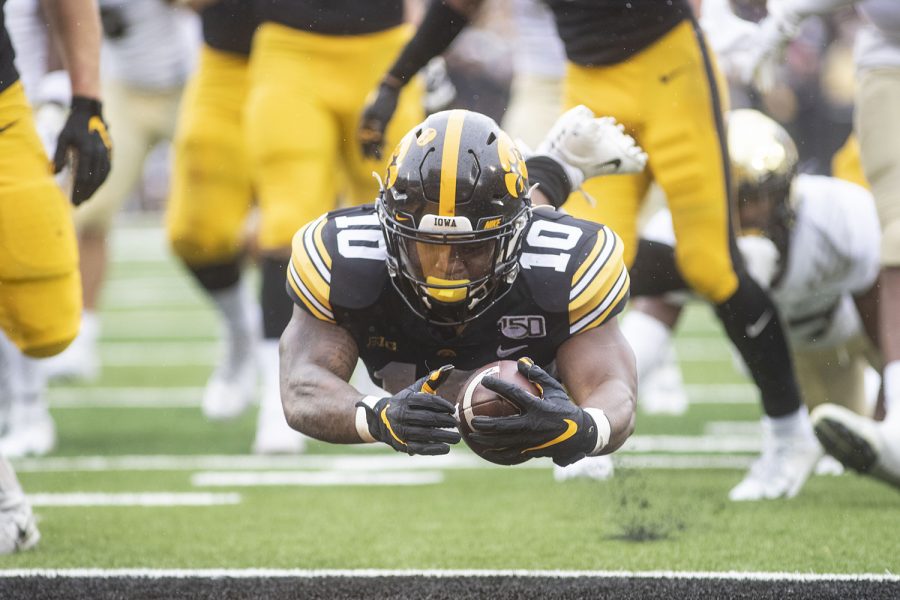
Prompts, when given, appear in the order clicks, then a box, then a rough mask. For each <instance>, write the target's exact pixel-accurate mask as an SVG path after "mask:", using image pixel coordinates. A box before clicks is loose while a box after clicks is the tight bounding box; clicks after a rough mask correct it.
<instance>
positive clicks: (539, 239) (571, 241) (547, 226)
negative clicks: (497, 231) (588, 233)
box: [519, 220, 584, 273]
mask: <svg viewBox="0 0 900 600" xmlns="http://www.w3.org/2000/svg"><path fill="white" fill-rule="evenodd" d="M583 234H584V231H582V230H581V229H580V228H578V227H574V226H572V225H566V224H565V223H558V222H556V221H538V220H535V221H532V223H531V227H529V228H528V235H526V236H525V247H524V249H523V250H524V251H523V252H522V256H521V257H520V258H519V263H521V265H522V268H523V269H532V268H534V267H546V268H550V269H553V270H554V271H559V272H560V273H562V272H565V270H566V268H567V267H568V266H569V260H571V258H572V255H571V253H569V252H556V250H563V251H565V250H573V249H574V248H575V246H577V245H578V240H580V239H581V236H582V235H583ZM534 250H537V252H534Z"/></svg>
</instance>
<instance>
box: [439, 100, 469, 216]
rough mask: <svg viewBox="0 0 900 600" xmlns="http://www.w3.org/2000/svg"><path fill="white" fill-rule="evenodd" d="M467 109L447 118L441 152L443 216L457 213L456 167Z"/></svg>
mask: <svg viewBox="0 0 900 600" xmlns="http://www.w3.org/2000/svg"><path fill="white" fill-rule="evenodd" d="M465 120H466V111H464V110H452V111H450V117H449V118H448V119H447V131H446V133H445V134H444V149H443V151H442V152H441V194H440V199H439V204H440V206H439V207H438V214H439V215H440V216H442V217H453V216H455V215H456V169H457V165H458V164H459V145H460V142H461V141H462V129H463V121H465Z"/></svg>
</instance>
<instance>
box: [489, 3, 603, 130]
mask: <svg viewBox="0 0 900 600" xmlns="http://www.w3.org/2000/svg"><path fill="white" fill-rule="evenodd" d="M511 14H512V19H513V21H514V25H515V29H516V38H515V48H514V50H515V51H514V52H513V73H514V74H513V81H512V88H511V89H510V98H509V105H508V107H507V109H506V114H504V116H503V123H502V126H503V130H504V131H506V133H508V134H509V135H510V137H512V138H513V139H514V140H522V141H524V142H525V143H526V144H527V145H528V146H529V147H530V148H536V147H537V145H538V144H539V143H540V142H541V141H542V140H543V139H544V136H545V135H546V133H547V132H548V131H550V128H551V127H552V126H553V123H554V122H555V121H556V118H557V117H558V116H559V115H560V114H562V94H563V75H564V74H565V69H566V55H565V50H564V49H563V45H562V41H561V40H560V39H559V34H558V33H557V32H556V23H555V22H554V21H553V13H551V12H550V9H549V8H548V7H547V6H546V5H545V4H544V3H543V2H541V1H540V0H514V1H513V2H512V10H511ZM598 116H599V115H598Z"/></svg>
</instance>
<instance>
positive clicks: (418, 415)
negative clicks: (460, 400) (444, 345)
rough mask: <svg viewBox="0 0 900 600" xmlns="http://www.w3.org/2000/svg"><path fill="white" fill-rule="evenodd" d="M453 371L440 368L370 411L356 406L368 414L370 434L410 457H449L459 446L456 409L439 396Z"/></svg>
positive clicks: (376, 404)
mask: <svg viewBox="0 0 900 600" xmlns="http://www.w3.org/2000/svg"><path fill="white" fill-rule="evenodd" d="M452 370H453V367H452V366H450V365H447V366H444V367H441V368H440V369H436V370H434V371H432V372H431V373H429V375H428V376H427V377H423V378H422V379H420V380H418V381H417V382H415V383H414V384H412V385H411V386H409V387H408V388H406V389H404V390H403V391H401V392H399V393H397V394H394V395H393V396H390V397H388V398H382V399H381V400H379V401H378V402H377V403H375V405H374V406H372V407H370V406H368V405H367V404H366V403H365V402H357V404H356V406H357V407H358V408H363V409H365V411H366V421H367V422H368V426H369V433H370V434H371V436H372V437H373V438H375V439H376V440H378V441H379V442H384V443H385V444H387V445H388V446H390V447H391V448H393V449H394V450H396V451H397V452H406V453H407V454H447V453H448V452H450V446H449V444H456V443H457V442H459V440H460V439H461V438H460V435H459V432H458V431H456V418H455V417H454V416H453V413H454V410H455V408H456V407H455V406H454V405H453V403H452V402H450V401H448V400H445V399H444V398H441V397H440V396H438V395H437V394H436V392H437V388H438V387H439V386H440V385H441V384H442V383H443V382H444V381H446V379H447V377H448V376H449V375H450V372H451V371H452Z"/></svg>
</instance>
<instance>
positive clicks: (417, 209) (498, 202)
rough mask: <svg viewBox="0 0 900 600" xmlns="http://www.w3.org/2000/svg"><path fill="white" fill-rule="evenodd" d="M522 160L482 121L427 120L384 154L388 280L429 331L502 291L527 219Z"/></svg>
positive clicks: (381, 207)
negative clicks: (387, 158)
mask: <svg viewBox="0 0 900 600" xmlns="http://www.w3.org/2000/svg"><path fill="white" fill-rule="evenodd" d="M526 177H527V174H526V172H525V165H524V160H523V159H522V157H521V154H519V152H518V150H516V149H515V146H514V145H513V144H512V142H511V141H510V140H509V138H508V136H506V134H505V133H503V132H502V131H501V130H500V128H499V127H498V126H497V124H496V123H494V122H493V121H492V120H491V119H489V118H488V117H485V116H483V115H479V114H477V113H471V112H467V111H446V112H443V113H436V114H435V115H432V116H430V117H429V118H428V119H427V120H426V121H425V122H424V123H422V124H421V125H419V126H418V127H416V128H414V129H413V130H412V131H411V132H410V133H409V134H407V136H406V137H405V138H404V139H403V141H401V143H400V144H399V145H398V146H397V149H396V150H395V151H394V155H393V156H392V157H391V163H390V165H389V167H388V173H387V181H386V185H385V186H384V187H383V189H382V192H381V194H380V196H379V199H378V202H377V207H378V217H379V220H380V222H381V226H382V229H383V231H384V236H385V240H386V242H387V255H388V259H387V262H388V272H389V273H390V275H391V282H392V284H393V285H394V287H395V289H396V290H397V292H398V293H399V294H400V295H401V297H402V298H403V300H404V301H405V302H406V304H407V305H408V306H409V307H410V308H411V309H412V310H413V311H414V312H415V313H416V314H417V315H419V316H420V317H422V318H423V319H425V320H427V321H428V322H429V323H431V324H433V325H438V326H454V325H462V324H464V323H467V322H469V321H471V320H473V319H475V318H477V317H478V316H479V315H481V314H483V313H484V312H485V311H486V310H487V309H488V308H490V307H491V306H492V305H493V304H494V303H496V302H497V300H499V299H500V298H501V297H502V296H503V295H504V294H505V293H506V292H508V291H509V289H510V287H511V285H512V283H513V281H514V280H515V278H516V275H517V274H518V270H519V263H518V259H519V253H520V250H521V233H522V231H523V230H524V229H525V226H526V225H527V224H528V221H529V220H530V218H531V201H530V198H529V197H528V195H527V189H528V188H527V180H526Z"/></svg>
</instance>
